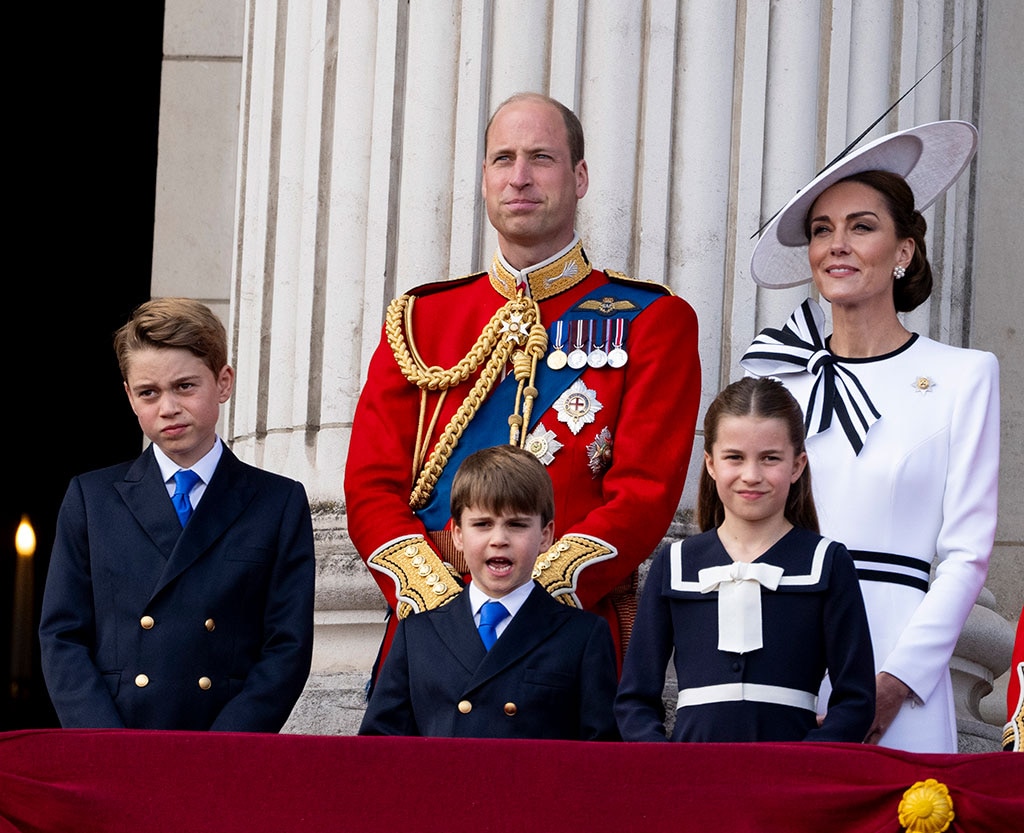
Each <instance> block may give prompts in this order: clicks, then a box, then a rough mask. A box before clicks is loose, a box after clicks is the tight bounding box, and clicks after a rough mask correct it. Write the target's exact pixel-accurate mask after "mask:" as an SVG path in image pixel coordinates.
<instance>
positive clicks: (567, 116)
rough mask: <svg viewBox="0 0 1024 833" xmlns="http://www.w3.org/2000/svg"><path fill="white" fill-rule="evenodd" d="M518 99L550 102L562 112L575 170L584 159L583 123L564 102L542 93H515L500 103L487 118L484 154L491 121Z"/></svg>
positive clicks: (570, 159)
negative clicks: (503, 108) (506, 106)
mask: <svg viewBox="0 0 1024 833" xmlns="http://www.w3.org/2000/svg"><path fill="white" fill-rule="evenodd" d="M517 101H541V102H543V103H545V104H550V105H551V106H552V107H554V108H555V109H556V110H558V112H559V113H561V115H562V121H563V122H565V132H566V139H567V140H568V142H569V161H570V162H571V164H572V167H573V169H574V170H575V168H576V166H577V165H578V164H579V163H580V162H582V161H583V125H582V124H580V120H579V119H578V118H577V117H576V114H575V113H574V112H573V111H572V110H570V109H569V108H568V107H566V106H565V105H564V104H562V102H560V101H558V100H556V99H554V98H551V96H547V95H543V94H541V93H530V92H524V93H515V95H510V96H509V97H508V98H506V99H505V100H504V101H503V102H501V104H499V105H498V107H497V109H495V111H494V112H493V113H492V114H491V117H490V118H489V119H488V120H487V127H486V128H485V129H484V154H485V155H486V153H487V137H488V136H489V135H490V133H491V122H493V121H494V117H495V116H497V115H498V113H499V111H500V110H501V108H502V107H504V106H505V105H506V104H514V103H515V102H517Z"/></svg>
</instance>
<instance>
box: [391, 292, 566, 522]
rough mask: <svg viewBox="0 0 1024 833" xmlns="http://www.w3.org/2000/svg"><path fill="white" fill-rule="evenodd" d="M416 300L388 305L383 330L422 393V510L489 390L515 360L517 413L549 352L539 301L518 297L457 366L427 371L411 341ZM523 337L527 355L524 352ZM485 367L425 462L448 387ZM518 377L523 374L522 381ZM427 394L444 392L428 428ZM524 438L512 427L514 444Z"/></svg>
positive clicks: (416, 503)
mask: <svg viewBox="0 0 1024 833" xmlns="http://www.w3.org/2000/svg"><path fill="white" fill-rule="evenodd" d="M414 300H415V298H414V297H413V296H412V295H402V296H400V297H398V298H395V299H394V300H393V301H392V302H391V303H390V304H389V305H388V310H387V315H386V316H385V320H384V329H385V334H386V336H387V339H388V344H389V345H390V346H391V351H392V353H393V354H394V356H395V361H396V362H397V364H398V367H399V369H400V370H401V371H402V375H403V376H405V378H406V379H408V380H409V381H410V382H411V383H412V384H414V385H416V386H417V387H418V388H419V389H420V391H421V409H420V418H419V426H418V429H417V439H416V448H415V449H414V452H413V467H414V469H418V471H419V473H418V475H417V473H416V471H415V470H414V471H413V477H414V479H415V485H414V486H413V490H412V493H411V494H410V495H409V505H410V506H411V507H412V508H413V509H420V508H422V507H423V506H425V505H426V503H427V501H428V500H429V499H430V495H431V494H432V493H433V491H434V487H435V486H436V485H437V481H438V480H439V479H440V477H441V473H442V472H443V471H444V467H445V466H446V465H447V463H448V460H449V459H450V457H451V454H452V452H453V451H454V449H455V446H456V445H458V442H459V438H460V437H461V436H462V434H463V432H464V431H465V429H466V426H467V425H468V424H469V423H470V421H471V420H472V419H473V417H474V416H475V415H476V412H477V411H478V410H479V408H480V406H481V405H482V404H483V403H484V401H485V400H486V398H487V396H488V394H489V393H490V392H491V389H492V388H493V387H494V385H495V384H496V383H497V382H498V381H499V380H500V378H501V376H502V374H503V372H504V370H505V366H506V365H507V364H508V363H509V361H512V363H513V372H514V373H515V374H516V379H517V380H519V392H517V394H516V407H515V412H516V413H517V414H518V413H519V403H520V394H521V392H522V388H523V387H524V385H526V384H528V385H529V387H530V388H533V387H534V376H535V374H536V367H537V359H538V358H540V357H543V355H544V352H545V351H546V350H547V333H546V332H545V331H544V328H543V326H540V309H539V307H538V306H537V304H536V302H535V301H534V300H533V299H532V298H528V297H524V296H523V295H522V293H519V294H517V295H516V297H515V298H513V299H511V300H510V301H508V302H506V303H505V304H504V305H503V306H502V307H501V308H500V309H498V310H497V311H496V312H495V313H494V315H493V316H492V317H491V320H490V321H489V322H488V323H487V326H485V327H484V329H483V332H481V333H480V336H479V337H478V338H477V340H476V343H475V344H474V345H473V347H472V348H471V349H470V351H469V352H468V353H467V354H466V355H465V356H464V357H463V358H462V359H461V360H460V361H459V362H458V363H457V364H455V365H453V366H452V367H450V368H447V369H445V368H442V367H437V366H429V367H428V366H427V364H426V362H424V361H423V358H422V357H421V356H420V354H419V351H418V350H417V349H416V345H415V342H414V341H413V336H412V309H413V303H414ZM534 325H537V326H534ZM538 331H539V335H538V334H537V333H538ZM524 336H525V341H526V349H525V352H524V351H523V350H522V349H521V348H522V345H521V342H522V341H523V340H524ZM538 350H539V352H538ZM513 353H515V354H516V356H517V357H516V358H513ZM518 355H523V356H524V357H525V363H523V364H522V368H523V369H522V370H519V369H518V368H519V366H520V362H519V360H518ZM481 366H482V370H480V375H479V376H478V377H477V380H476V382H474V384H473V386H472V388H470V390H469V393H468V394H467V395H466V398H465V399H464V400H463V401H462V404H461V405H460V406H459V408H458V410H457V411H456V412H455V414H454V415H453V416H452V419H451V421H450V422H449V423H448V425H447V426H445V429H444V432H443V433H442V434H441V437H440V438H439V439H438V441H437V444H436V445H435V446H434V449H433V451H431V453H430V456H429V457H428V458H427V459H426V460H422V457H423V452H424V450H425V448H424V446H425V443H426V440H427V438H428V437H429V436H430V434H431V433H432V431H433V428H434V426H435V425H436V422H437V417H438V415H439V413H440V408H441V404H442V403H443V400H444V396H443V393H444V392H446V391H447V390H448V389H449V388H452V387H455V386H456V385H459V384H461V383H462V382H465V381H467V380H468V379H469V378H470V376H472V374H473V373H475V372H476V371H477V370H478V369H480V368H481ZM520 373H524V374H525V375H524V376H520V375H519V374H520ZM428 391H430V392H435V391H440V392H442V396H441V398H440V401H439V402H438V403H437V405H435V407H434V412H433V416H432V418H431V420H430V424H429V426H425V425H424V423H425V417H426V407H425V399H426V396H427V392H428ZM530 409H532V399H528V400H527V402H526V403H525V405H524V409H523V410H524V417H526V418H528V414H529V410H530ZM521 433H522V432H521V431H520V429H519V426H517V425H514V426H512V428H511V434H512V435H514V436H515V439H514V440H511V442H513V444H518V443H519V440H520V434H521ZM421 461H422V462H421Z"/></svg>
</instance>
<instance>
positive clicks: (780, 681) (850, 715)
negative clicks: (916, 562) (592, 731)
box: [615, 378, 875, 743]
mask: <svg viewBox="0 0 1024 833" xmlns="http://www.w3.org/2000/svg"><path fill="white" fill-rule="evenodd" d="M704 459H705V468H704V471H703V472H702V473H701V481H700V487H699V494H698V499H697V514H698V522H699V525H700V527H701V529H702V530H703V532H702V533H701V534H700V535H697V536H694V537H692V538H688V539H685V540H683V541H677V542H674V543H672V544H669V545H667V546H665V547H663V548H662V550H661V551H659V552H658V554H657V555H656V556H655V558H654V560H653V562H652V564H651V568H650V571H649V573H648V575H647V579H646V582H645V585H644V589H643V592H642V594H641V598H640V603H639V609H638V611H637V617H636V622H635V624H634V626H633V633H632V636H631V638H630V642H629V648H628V650H627V652H626V656H625V659H624V662H623V669H622V679H621V682H620V685H619V689H618V694H617V696H616V701H615V714H616V719H617V721H618V725H619V730H620V732H621V733H622V737H623V739H624V740H627V741H665V740H669V739H671V740H673V741H711V742H743V741H800V740H815V741H842V742H852V743H860V742H861V741H863V739H864V736H865V734H866V733H867V730H868V728H869V727H870V725H871V720H872V717H873V716H874V709H875V700H874V692H875V679H874V662H873V656H872V650H871V640H870V636H869V633H868V624H867V616H866V614H865V612H864V602H863V599H862V597H861V594H860V589H859V587H858V583H857V575H856V571H855V569H854V565H853V560H852V558H851V557H850V554H849V553H848V552H847V550H846V547H845V546H843V544H841V543H838V542H835V541H830V540H829V539H827V538H823V537H822V536H820V535H819V534H818V532H817V529H818V525H817V516H816V512H815V509H814V500H813V497H812V495H811V482H810V471H809V469H808V468H807V455H806V453H805V451H804V426H803V413H802V411H801V409H800V406H799V405H798V404H797V402H796V400H795V399H794V398H793V396H792V395H791V394H790V393H789V392H788V391H787V390H786V389H785V387H784V386H783V385H781V384H780V383H779V382H777V381H776V380H774V379H768V378H762V379H756V378H745V379H741V380H740V381H738V382H734V383H733V384H731V385H729V386H728V387H727V388H725V390H723V391H722V392H721V393H720V394H719V395H718V397H717V398H716V399H715V401H714V402H713V403H712V404H711V407H710V408H709V409H708V413H707V416H706V417H705V420H704ZM669 661H673V662H674V666H675V672H676V679H677V681H678V698H677V708H676V712H675V720H674V723H673V727H672V732H671V738H669V737H668V736H667V734H666V720H665V718H666V710H665V705H664V699H663V697H664V689H665V679H666V671H667V668H668V663H669ZM826 672H827V673H828V674H829V676H830V678H831V682H832V693H831V696H830V699H829V703H828V708H827V714H826V716H825V718H824V720H823V721H821V722H820V725H819V719H818V717H817V713H818V712H819V711H825V708H824V704H822V707H821V708H820V709H819V707H818V704H817V694H818V690H819V686H820V684H821V681H822V678H823V677H824V675H825V674H826Z"/></svg>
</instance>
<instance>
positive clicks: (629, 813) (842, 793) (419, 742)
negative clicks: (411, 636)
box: [0, 729, 1024, 833]
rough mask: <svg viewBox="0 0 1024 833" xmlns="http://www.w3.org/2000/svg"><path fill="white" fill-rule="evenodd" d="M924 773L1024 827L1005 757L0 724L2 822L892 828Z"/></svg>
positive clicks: (976, 808) (366, 832) (994, 830)
mask: <svg viewBox="0 0 1024 833" xmlns="http://www.w3.org/2000/svg"><path fill="white" fill-rule="evenodd" d="M486 761H494V763H490V764H488V763H485V762H486ZM929 778H933V779H935V780H937V781H939V782H940V783H942V784H945V785H946V787H947V788H948V790H949V793H950V796H951V798H952V800H953V811H954V813H955V818H954V820H953V823H952V826H951V827H950V828H949V830H950V833H1010V831H1014V830H1022V829H1024V755H1021V754H1018V753H1010V752H994V753H988V754H975V755H913V754H909V753H904V752H896V751H892V750H886V749H880V748H877V747H867V746H859V745H852V744H798V743H785V744H627V743H582V742H568V741H500V740H437V739H425V738H371V737H329V736H319V735H318V736H313V735H257V734H230V733H194V732H151V731H108V730H60V729H45V730H28V731H18V732H8V733H3V734H0V831H3V832H4V833H6V831H8V830H12V831H13V830H16V831H19V833H36V831H47V833H50V832H51V831H68V833H91V832H92V831H97V833H99V832H100V831H102V833H107V831H119V832H120V831H129V832H130V833H136V831H138V832H140V833H163V831H168V832H170V831H174V833H202V831H217V833H233V831H239V833H242V831H244V832H245V833H261V831H268V833H269V831H274V833H281V831H297V832H299V833H301V832H302V831H316V833H321V831H359V833H376V831H409V833H431V831H438V833H441V832H442V831H443V833H460V831H466V833H488V832H489V831H494V832H495V833H497V831H517V833H545V831H560V832H561V831H588V833H600V831H616V833H619V832H620V831H662V830H666V831H667V830H672V831H679V830H683V831H686V830H701V831H712V832H713V833H745V831H757V832H758V833H765V831H768V832H769V833H770V832H771V831H785V833H802V831H807V832H808V833H811V831H813V833H832V832H833V831H856V833H883V831H885V832H886V833H888V832H889V831H891V833H897V831H899V830H900V826H899V822H898V820H897V808H898V806H899V802H900V799H901V798H902V796H903V793H904V791H905V790H907V789H908V788H909V787H911V786H912V785H913V784H914V783H915V782H918V781H924V780H926V779H929ZM5 824H6V826H5Z"/></svg>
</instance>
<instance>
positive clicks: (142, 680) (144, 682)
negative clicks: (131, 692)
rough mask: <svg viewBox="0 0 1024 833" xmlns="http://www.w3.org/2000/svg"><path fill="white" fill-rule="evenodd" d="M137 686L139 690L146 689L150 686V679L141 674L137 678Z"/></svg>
mask: <svg viewBox="0 0 1024 833" xmlns="http://www.w3.org/2000/svg"><path fill="white" fill-rule="evenodd" d="M135 685H137V686H138V687H139V688H145V687H146V686H148V685H149V677H147V676H146V675H145V674H139V676H137V677H136V678H135Z"/></svg>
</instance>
